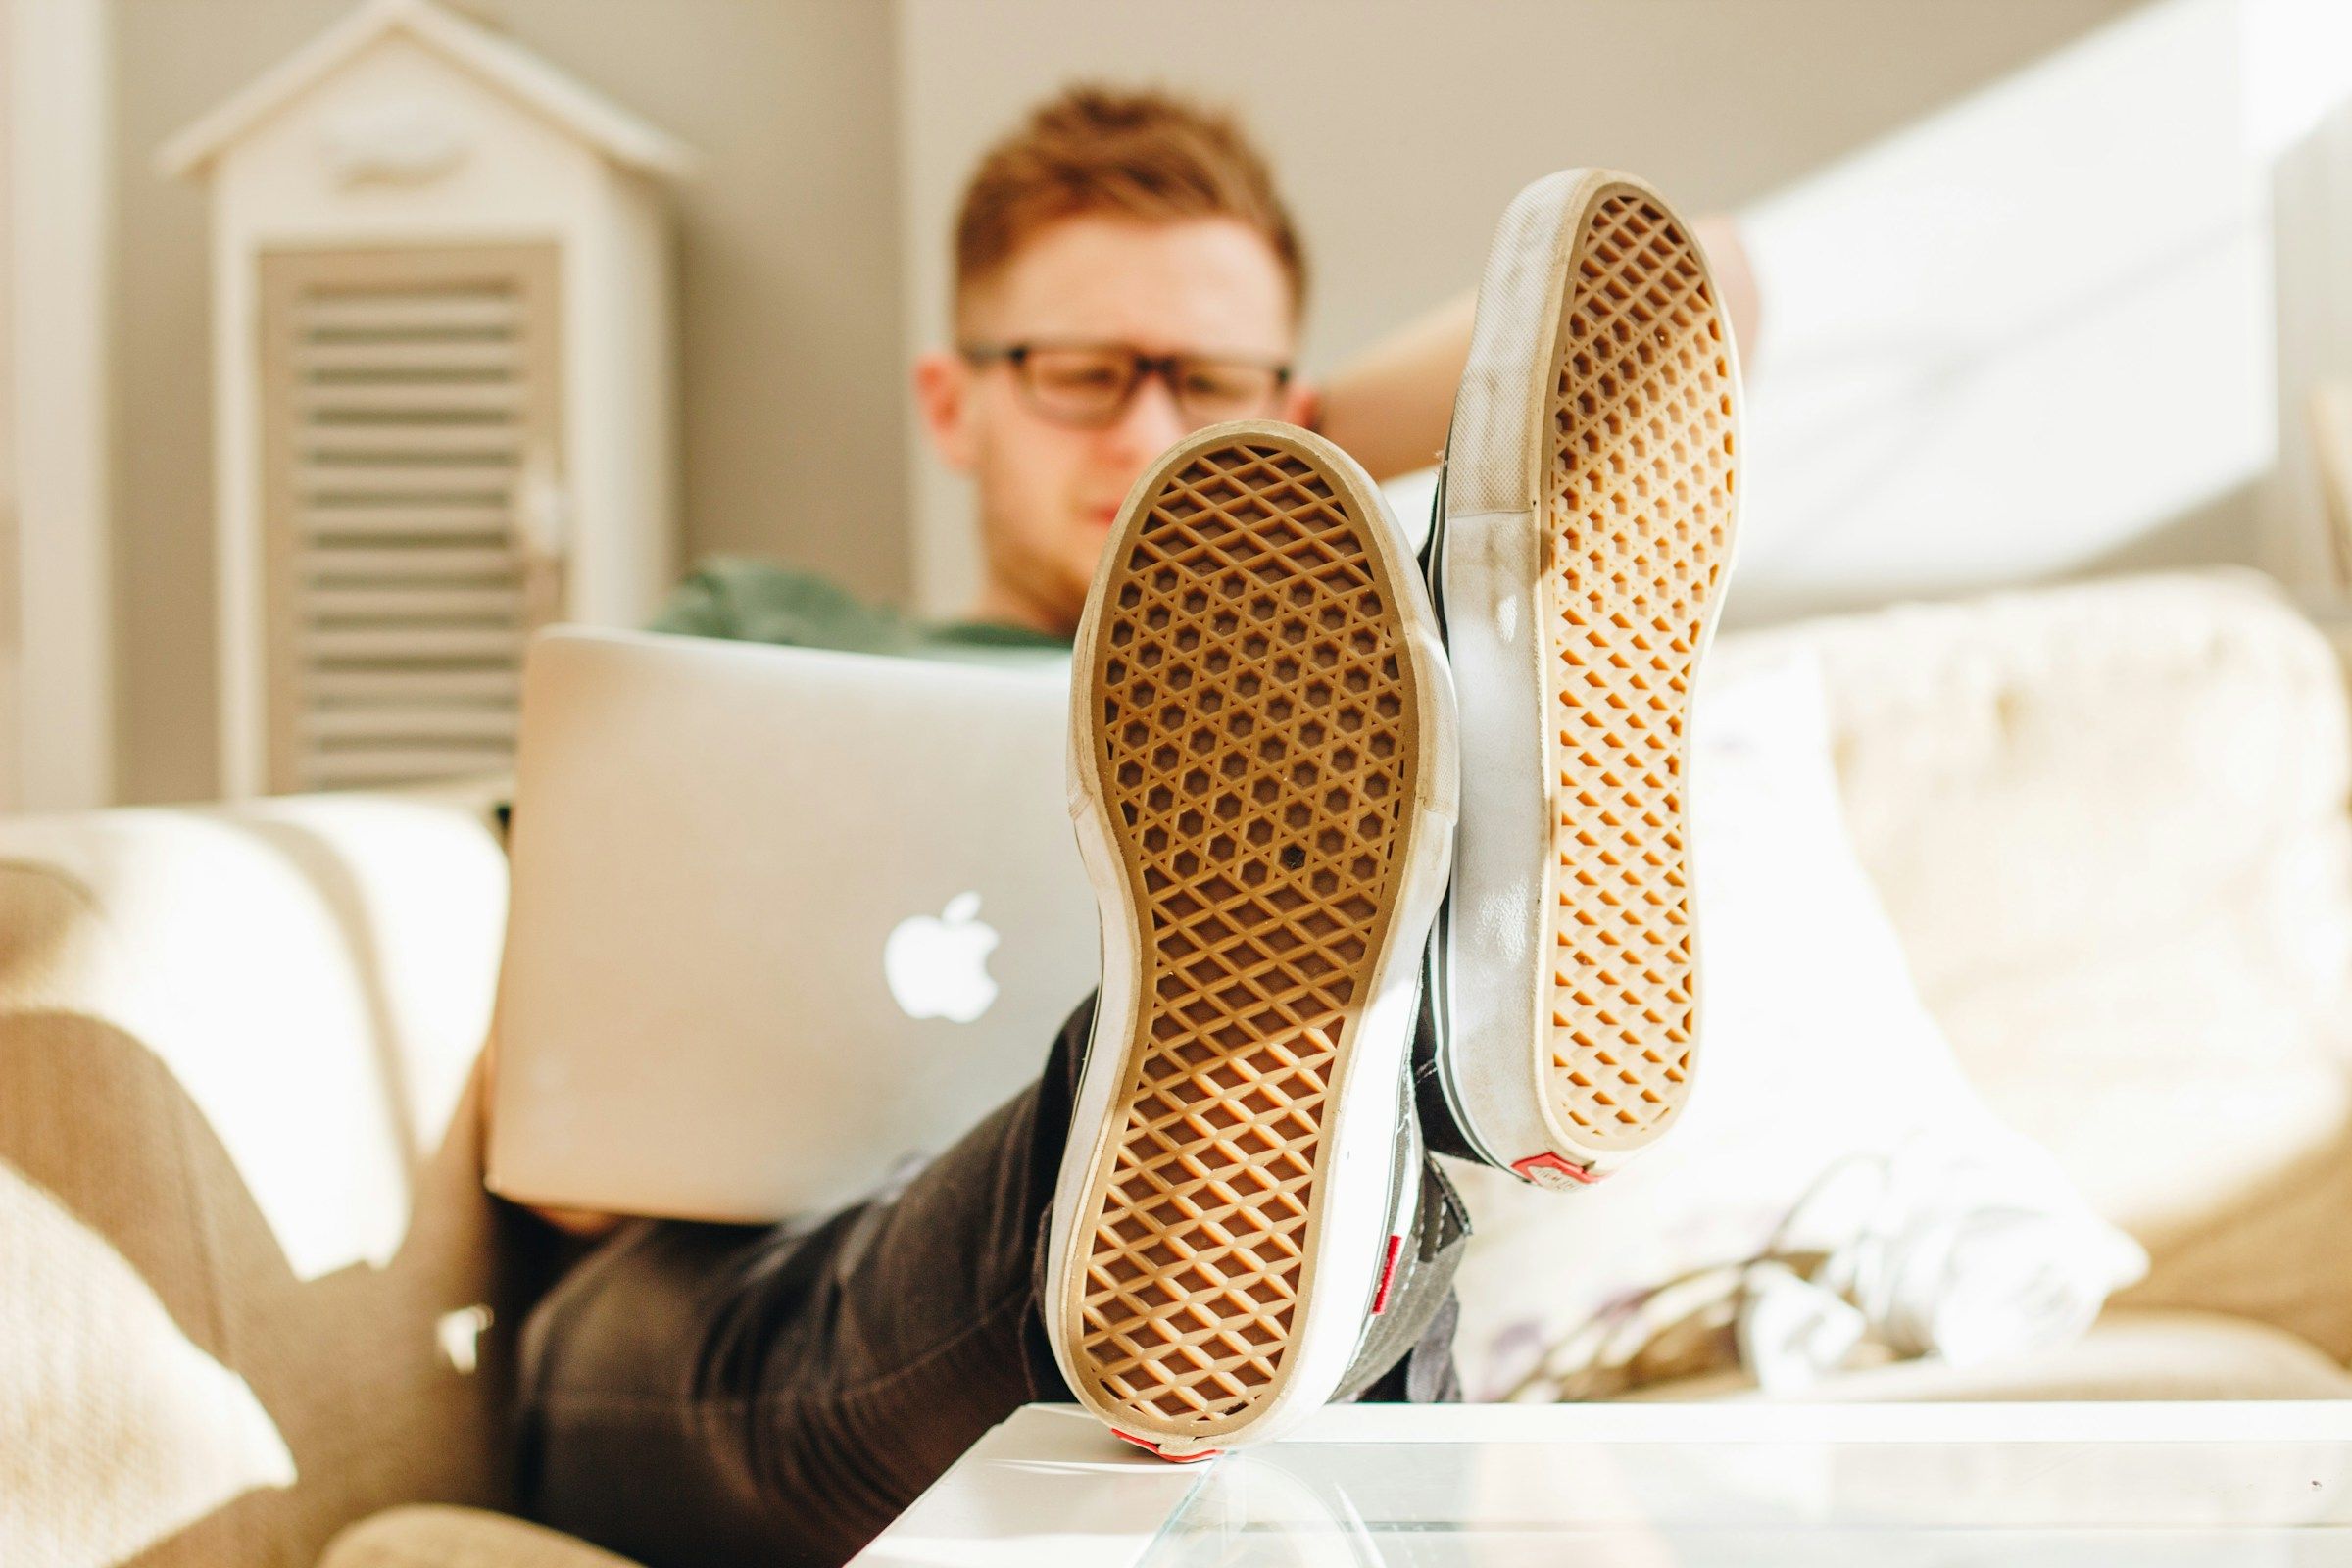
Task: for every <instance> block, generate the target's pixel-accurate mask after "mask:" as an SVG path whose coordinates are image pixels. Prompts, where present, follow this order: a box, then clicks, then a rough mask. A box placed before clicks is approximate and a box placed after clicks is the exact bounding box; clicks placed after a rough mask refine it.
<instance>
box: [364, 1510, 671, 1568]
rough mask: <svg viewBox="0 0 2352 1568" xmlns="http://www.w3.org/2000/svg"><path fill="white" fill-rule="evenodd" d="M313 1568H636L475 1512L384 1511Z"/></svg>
mask: <svg viewBox="0 0 2352 1568" xmlns="http://www.w3.org/2000/svg"><path fill="white" fill-rule="evenodd" d="M319 1568H636V1564H634V1563H633V1562H631V1561H630V1560H629V1559H628V1558H626V1557H615V1556H614V1555H613V1553H611V1552H609V1551H606V1550H603V1549H602V1548H600V1547H597V1546H591V1545H589V1544H587V1543H586V1542H584V1541H579V1540H575V1539H574V1538H572V1537H570V1536H566V1535H564V1534H561V1533H560V1532H558V1531H554V1530H549V1529H547V1528H545V1527H544V1526H540V1525H534V1524H526V1523H524V1522H523V1521H522V1520H520V1519H515V1518H510V1517H509V1516H508V1515H506V1514H503V1513H489V1512H486V1511H484V1510H482V1509H480V1508H447V1507H434V1506H420V1507H410V1508H388V1509H386V1510H385V1511H384V1512H382V1513H379V1514H372V1515H370V1516H369V1517H368V1518H366V1519H363V1520H361V1521H360V1522H359V1523H358V1524H356V1525H353V1526H351V1527H350V1528H348V1529H346V1530H345V1531H343V1533H342V1534H340V1535H338V1536H336V1537H335V1539H334V1540H332V1541H330V1542H328V1543H327V1544H326V1550H325V1552H324V1553H323V1554H322V1555H321V1556H320V1557H319Z"/></svg>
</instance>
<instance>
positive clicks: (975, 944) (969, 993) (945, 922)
mask: <svg viewBox="0 0 2352 1568" xmlns="http://www.w3.org/2000/svg"><path fill="white" fill-rule="evenodd" d="M979 914H980V895H979V894H977V893H958V894H957V895H956V897H954V898H952V899H950V900H949V901H948V907H946V908H945V909H942V910H941V911H940V912H939V914H938V915H937V916H936V917H935V916H932V915H928V914H917V915H911V916H909V917H908V918H907V919H904V920H901V921H900V922H899V923H898V925H897V926H896V927H894V928H893V929H892V931H891V933H890V939H889V940H888V941H886V942H884V943H883V944H882V977H883V978H884V979H885V980H887V981H889V982H890V994H891V997H892V999H893V1000H895V1001H896V1002H897V1003H898V1005H899V1007H900V1009H901V1010H902V1011H904V1012H905V1013H906V1014H907V1017H909V1018H946V1019H948V1020H950V1021H951V1022H954V1023H970V1022H971V1021H972V1020H973V1019H974V1018H977V1017H979V1016H980V1015H981V1014H982V1013H984V1012H986V1011H987V1010H988V1009H989V1005H990V1004H992V1003H994V1002H995V1001H996V1000H997V982H996V980H995V978H994V977H993V976H991V975H990V974H989V972H988V956H989V955H990V954H991V953H993V952H995V951H996V947H997V933H996V932H995V931H994V930H993V929H992V928H991V927H990V926H989V925H988V924H987V922H986V921H983V920H981V919H980V918H979V917H978V916H979Z"/></svg>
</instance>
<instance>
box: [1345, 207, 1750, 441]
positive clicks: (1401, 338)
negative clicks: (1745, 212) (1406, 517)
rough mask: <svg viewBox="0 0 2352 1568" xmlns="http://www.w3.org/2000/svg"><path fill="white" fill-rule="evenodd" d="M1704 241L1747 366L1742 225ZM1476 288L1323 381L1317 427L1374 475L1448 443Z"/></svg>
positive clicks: (1721, 226)
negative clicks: (1455, 390) (1448, 423)
mask: <svg viewBox="0 0 2352 1568" xmlns="http://www.w3.org/2000/svg"><path fill="white" fill-rule="evenodd" d="M1691 227H1692V228H1693V229H1695V230H1696V231H1697V234H1698V240H1699V243H1700V244H1702V245H1704V246H1705V247H1706V251H1707V264H1708V267H1709V269H1710V270H1712V271H1713V272H1714V274H1715V285H1716V287H1717V288H1719V289H1720V290H1722V292H1723V305H1724V309H1725V311H1726V312H1727V313H1729V315H1730V316H1731V319H1732V337H1733V339H1734V340H1735V341H1736V342H1737V343H1738V345H1739V347H1740V357H1741V359H1742V361H1743V362H1744V363H1745V367H1746V368H1753V359H1752V356H1751V353H1750V351H1751V350H1752V349H1753V348H1754V346H1755V342H1756V325H1757V322H1758V320H1759V319H1761V316H1762V306H1763V302H1762V300H1761V298H1760V297H1759V296H1758V294H1757V290H1756V279H1755V273H1754V272H1753V271H1752V270H1750V269H1749V267H1748V260H1747V250H1746V247H1744V246H1743V245H1741V244H1740V230H1739V228H1738V226H1737V225H1736V224H1735V223H1734V222H1733V221H1732V220H1731V219H1730V218H1728V217H1723V216H1717V217H1711V218H1702V219H1699V220H1698V221H1696V222H1695V223H1693V224H1692V225H1691ZM1477 302H1478V295H1477V293H1476V291H1474V290H1473V291H1469V292H1465V293H1462V294H1459V295H1456V296H1455V297H1454V298H1452V299H1449V300H1447V301H1446V303H1445V304H1443V305H1441V306H1439V307H1438V308H1437V309H1436V310H1434V311H1431V312H1430V313H1429V314H1428V315H1426V316H1423V317H1421V318H1419V319H1416V320H1414V321H1411V322H1409V323H1408V324H1406V325H1405V326H1404V327H1403V328H1401V329H1400V330H1398V331H1396V332H1393V333H1391V334H1390V335H1389V336H1387V337H1385V338H1383V339H1381V340H1380V341H1379V342H1378V343H1375V344H1373V345H1372V347H1371V348H1369V349H1367V350H1366V351H1365V352H1364V353H1362V354H1360V355H1358V356H1356V358H1354V359H1353V360H1351V361H1349V362H1348V364H1347V365H1345V366H1343V367H1342V368H1340V370H1339V371H1338V373H1336V374H1335V375H1333V376H1332V378H1331V379H1330V380H1329V381H1328V382H1326V383H1325V384H1324V387H1323V390H1322V398H1321V402H1320V411H1321V412H1320V415H1319V417H1317V419H1316V421H1315V422H1316V428H1317V429H1319V430H1321V431H1322V432H1323V434H1325V435H1327V436H1329V437H1331V439H1332V440H1333V441H1335V442H1337V443H1339V445H1340V446H1341V447H1342V448H1343V449H1344V450H1345V451H1347V452H1348V454H1349V455H1350V456H1352V457H1353V458H1354V459H1355V461H1356V462H1358V463H1360V464H1362V465H1363V466H1364V468H1365V470H1366V471H1367V472H1369V473H1370V474H1371V475H1372V477H1373V478H1375V479H1387V478H1392V477H1394V476H1395V475H1397V474H1399V473H1410V472H1412V471H1413V470H1414V469H1416V468H1426V467H1428V466H1430V465H1431V464H1433V463H1435V462H1437V461H1438V453H1439V451H1440V449H1442V448H1443V447H1444V446H1445V445H1446V423H1447V421H1448V420H1450V419H1451V418H1452V417H1453V389H1454V386H1455V385H1456V384H1457V383H1458V382H1459V381H1460V380H1461V378H1462V367H1463V365H1465V364H1466V363H1468V361H1469V358H1470V321H1471V316H1472V314H1473V311H1474V309H1475V307H1476V305H1477Z"/></svg>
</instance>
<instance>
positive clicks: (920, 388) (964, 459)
mask: <svg viewBox="0 0 2352 1568" xmlns="http://www.w3.org/2000/svg"><path fill="white" fill-rule="evenodd" d="M972 391H973V388H972V365H971V362H970V361H969V360H966V359H965V358H964V357H963V356H962V355H960V354H958V353H956V351H955V350H953V349H931V350H929V351H927V352H925V353H922V354H919V355H917V356H915V361H914V407H915V411H916V412H917V413H918V414H920V415H921V416H922V420H923V433H924V434H925V435H927V436H929V437H930V438H931V450H932V451H934V452H936V453H938V454H939V461H940V462H942V463H944V464H946V465H947V466H949V467H951V468H954V469H955V470H956V472H957V473H969V472H971V470H972V465H973V464H974V463H975V462H976V461H977V460H978V453H979V442H978V441H977V439H976V438H975V436H974V433H973V430H972Z"/></svg>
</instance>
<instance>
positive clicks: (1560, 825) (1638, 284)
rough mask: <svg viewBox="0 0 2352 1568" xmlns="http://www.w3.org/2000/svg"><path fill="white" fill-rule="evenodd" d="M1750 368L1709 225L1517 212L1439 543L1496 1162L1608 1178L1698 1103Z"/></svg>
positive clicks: (1472, 1131)
mask: <svg viewBox="0 0 2352 1568" xmlns="http://www.w3.org/2000/svg"><path fill="white" fill-rule="evenodd" d="M1739 424H1740V373H1739V368H1738V362H1737V360H1736V359H1735V357H1734V353H1733V346H1732V336H1731V330H1730V327H1729V324H1728V320H1727V318H1726V316H1725V313H1724V310H1723V305H1722V301H1721V297H1720V296H1719V295H1718V294H1717V292H1716V290H1715V288H1714V285H1713V283H1712V281H1711V279H1710V277H1709V274H1708V270H1707V260H1706V257H1705V255H1704V254H1703V253H1702V252H1701V251H1700V249H1699V246H1698V242H1697V241H1696V240H1695V239H1693V238H1692V236H1691V229H1690V225H1689V224H1688V223H1686V222H1685V221H1683V220H1682V219H1680V218H1678V217H1677V216H1676V215H1675V213H1674V210H1673V209H1672V208H1671V207H1669V206H1668V205H1667V203H1666V201H1665V199H1664V198H1663V197H1661V196H1660V195H1659V194H1658V193H1657V192H1656V191H1654V190H1652V189H1650V188H1649V186H1647V185H1645V184H1643V183H1642V181H1641V180H1638V179H1635V178H1633V177H1631V176H1630V175H1626V174H1620V173H1615V172H1608V171H1605V170H1585V169H1579V170H1569V171H1567V172H1563V173H1557V174H1553V175H1550V176H1548V177H1547V178H1544V179H1540V180H1538V181H1537V182H1536V183H1534V184H1533V185H1530V186H1528V187H1527V189H1525V190H1523V191H1521V192H1520V193H1519V195H1518V196H1517V198H1516V199H1514V200H1513V201H1512V203H1511V205H1510V207H1509V208H1508V209H1507V210H1506V211H1505V212H1504V213H1503V216H1502V222H1501V224H1500V226H1499V227H1498V228H1497V229H1496V231H1495V243H1494V247H1493V249H1492V250H1491V251H1490V252H1489V253H1488V258H1487V269H1486V274H1485V276H1484V278H1483V279H1482V281H1481V282H1480V285H1479V293H1478V317H1477V325H1476V327H1475V328H1474V330H1473V333H1472V340H1471V350H1470V361H1469V365H1468V368H1466V369H1465V371H1464V373H1463V376H1462V384H1461V389H1460V392H1459V393H1458V395H1457V396H1456V399H1455V402H1454V411H1453V428H1452V431H1451V433H1450V435H1449V436H1448V439H1447V442H1446V466H1445V471H1444V486H1443V490H1442V492H1441V501H1440V505H1439V515H1438V518H1437V523H1436V529H1435V531H1434V532H1433V536H1432V540H1431V544H1430V547H1429V552H1428V557H1429V560H1430V564H1431V568H1432V569H1431V586H1432V594H1433V598H1434V599H1435V601H1436V604H1437V608H1438V613H1439V617H1440V619H1441V620H1442V621H1443V623H1444V626H1445V631H1446V652H1447V655H1448V657H1449V658H1450V659H1451V660H1452V662H1453V670H1454V679H1455V683H1456V689H1457V691H1458V693H1459V696H1460V703H1461V733H1462V748H1463V752H1462V755H1463V759H1464V769H1463V778H1462V786H1463V800H1462V817H1461V831H1460V833H1459V835H1458V836H1457V839H1456V842H1455V856H1454V870H1453V887H1452V891H1451V894H1450V895H1449V897H1448V899H1447V902H1446V909H1445V911H1444V913H1443V914H1442V915H1441V916H1440V928H1439V935H1438V940H1437V942H1436V943H1435V944H1434V945H1433V949H1432V956H1431V977H1432V979H1431V1000H1432V1007H1433V1011H1434V1012H1435V1014H1436V1021H1437V1026H1438V1027H1437V1039H1438V1060H1437V1065H1438V1075H1439V1081H1440V1084H1441V1086H1442V1087H1443V1089H1444V1092H1445V1095H1446V1103H1447V1107H1448V1109H1450V1111H1451V1112H1452V1114H1453V1118H1454V1120H1455V1122H1456V1123H1457V1124H1458V1126H1459V1127H1460V1130H1461V1131H1462V1133H1463V1134H1464V1135H1465V1136H1466V1137H1467V1138H1468V1140H1469V1142H1470V1143H1471V1145H1472V1146H1473V1148H1474V1149H1475V1150H1476V1152H1478V1153H1479V1154H1480V1155H1482V1156H1483V1157H1485V1158H1486V1159H1488V1160H1489V1161H1491V1162H1492V1163H1494V1164H1495V1165H1498V1166H1500V1167H1502V1168H1504V1169H1507V1170H1511V1171H1515V1172H1517V1173H1518V1174H1519V1175H1520V1176H1522V1177H1523V1178H1525V1179H1527V1180H1529V1181H1533V1182H1537V1183H1540V1184H1543V1185H1545V1186H1551V1187H1559V1188H1570V1187H1575V1186H1579V1185H1582V1184H1586V1183H1590V1182H1593V1181H1595V1180H1597V1179H1599V1178H1600V1177H1602V1176H1605V1175H1607V1174H1608V1173H1609V1172H1610V1171H1612V1170H1614V1169H1615V1168H1617V1167H1618V1166H1619V1165H1621V1164H1623V1163H1624V1162H1625V1161H1626V1160H1627V1159H1629V1158H1631V1157H1632V1156H1633V1155H1634V1154H1635V1153H1637V1152H1639V1151H1641V1150H1642V1148H1643V1147H1644V1146H1646V1145H1648V1144H1649V1143H1651V1142H1652V1141H1654V1140H1655V1139H1656V1138H1657V1137H1658V1136H1659V1135H1660V1134H1662V1133H1664V1132H1665V1131H1666V1129H1667V1128H1669V1127H1671V1126H1672V1125H1673V1124H1674V1122H1675V1120H1676V1119H1677V1116H1678V1114H1679V1112H1680V1111H1681V1110H1682V1108H1683V1105H1684V1103H1685V1102H1686V1101H1687V1100H1688V1099H1689V1097H1690V1094H1691V1075H1692V1071H1693V1069H1694V1067H1695V1065H1696V1046H1697V1040H1698V1003H1697V993H1698V984H1697V981H1698V954H1697V947H1696V932H1695V927H1694V925H1693V923H1692V909H1691V898H1692V891H1691V834H1690V814H1689V812H1690V801H1691V797H1690V766H1691V693H1692V689H1693V686H1694V684H1695V679H1696V669H1697V663H1698V660H1699V657H1700V655H1701V653H1702V652H1703V651H1704V649H1705V647H1706V644H1707V641H1708V639H1709V637H1710V635H1711V634H1712V632H1713V630H1714V626H1715V620H1716V615H1717V612H1718V610H1719V609H1720V607H1721V605H1722V602H1723V590H1724V584H1725V581H1726V579H1727V577H1728V575H1729V573H1730V569H1731V562H1732V541H1733V534H1734V529H1735V525H1736V522H1737V518H1738V515H1739V493H1738V491H1737V489H1736V488H1735V484H1734V480H1735V472H1736V468H1737V466H1738V462H1739V459H1740V452H1739V446H1738V432H1739Z"/></svg>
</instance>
